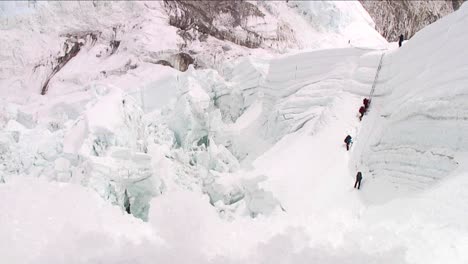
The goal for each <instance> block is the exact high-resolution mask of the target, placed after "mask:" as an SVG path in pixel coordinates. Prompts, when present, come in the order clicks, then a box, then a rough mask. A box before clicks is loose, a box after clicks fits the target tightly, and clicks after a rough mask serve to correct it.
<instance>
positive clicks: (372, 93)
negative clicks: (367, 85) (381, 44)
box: [369, 52, 385, 105]
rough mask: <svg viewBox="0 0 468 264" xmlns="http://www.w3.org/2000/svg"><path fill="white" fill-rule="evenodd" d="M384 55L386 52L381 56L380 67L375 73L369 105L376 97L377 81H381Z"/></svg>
mask: <svg viewBox="0 0 468 264" xmlns="http://www.w3.org/2000/svg"><path fill="white" fill-rule="evenodd" d="M384 55H385V52H383V53H382V55H381V56H380V61H379V67H377V72H376V73H375V78H374V83H373V84H372V89H371V91H370V95H369V105H370V103H371V101H372V97H373V96H374V92H375V87H376V86H377V80H378V79H379V73H380V69H382V61H383V57H384Z"/></svg>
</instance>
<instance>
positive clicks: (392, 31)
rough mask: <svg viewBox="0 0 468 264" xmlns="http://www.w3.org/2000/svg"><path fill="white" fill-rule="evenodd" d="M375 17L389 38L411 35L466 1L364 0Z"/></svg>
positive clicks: (393, 39)
mask: <svg viewBox="0 0 468 264" xmlns="http://www.w3.org/2000/svg"><path fill="white" fill-rule="evenodd" d="M360 2H361V4H362V5H363V6H364V8H365V9H366V10H367V12H368V13H369V14H370V16H371V17H372V19H374V21H375V24H376V29H377V31H379V33H380V34H381V35H382V36H383V37H384V38H386V39H387V40H388V41H398V36H399V35H400V34H403V35H404V36H405V39H409V38H411V37H412V36H413V35H414V34H415V33H416V32H418V31H419V30H420V29H422V28H423V27H425V26H427V25H429V24H431V23H433V22H434V21H436V20H437V19H439V18H441V17H443V16H445V15H447V14H449V13H452V12H453V11H455V10H457V9H458V8H459V7H460V6H461V4H462V3H463V0H441V1H434V0H422V1H414V0H399V1H395V0H381V1H376V0H360Z"/></svg>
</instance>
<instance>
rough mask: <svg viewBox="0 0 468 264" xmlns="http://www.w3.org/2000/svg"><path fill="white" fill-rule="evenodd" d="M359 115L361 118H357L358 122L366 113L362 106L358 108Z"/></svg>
mask: <svg viewBox="0 0 468 264" xmlns="http://www.w3.org/2000/svg"><path fill="white" fill-rule="evenodd" d="M359 113H360V114H361V116H360V117H359V121H361V120H362V117H363V116H364V114H365V113H366V108H365V107H364V106H361V108H359Z"/></svg>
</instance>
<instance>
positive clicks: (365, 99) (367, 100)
mask: <svg viewBox="0 0 468 264" xmlns="http://www.w3.org/2000/svg"><path fill="white" fill-rule="evenodd" d="M362 103H363V104H364V108H366V111H367V109H369V104H370V100H369V99H367V98H364V100H362Z"/></svg>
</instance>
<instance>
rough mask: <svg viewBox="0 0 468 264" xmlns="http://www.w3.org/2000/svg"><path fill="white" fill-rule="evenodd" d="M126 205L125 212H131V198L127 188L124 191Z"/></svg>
mask: <svg viewBox="0 0 468 264" xmlns="http://www.w3.org/2000/svg"><path fill="white" fill-rule="evenodd" d="M124 207H125V212H127V214H131V211H130V198H129V197H128V193H127V189H125V193H124Z"/></svg>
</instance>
